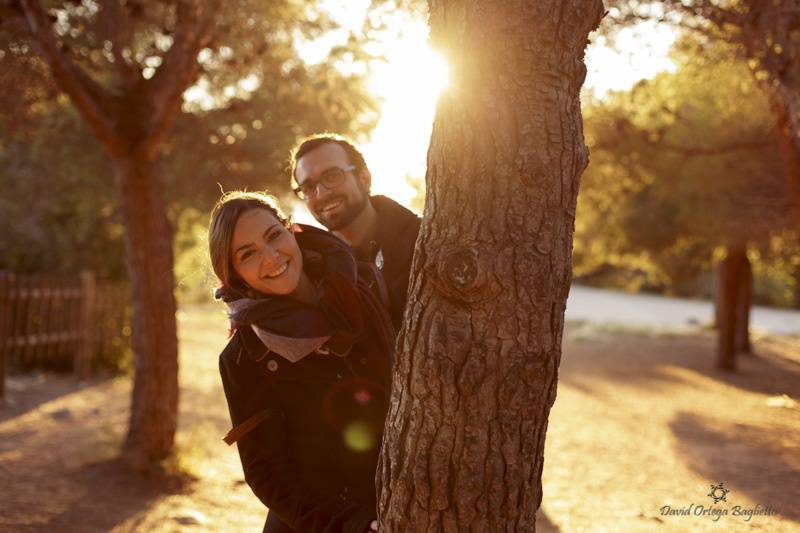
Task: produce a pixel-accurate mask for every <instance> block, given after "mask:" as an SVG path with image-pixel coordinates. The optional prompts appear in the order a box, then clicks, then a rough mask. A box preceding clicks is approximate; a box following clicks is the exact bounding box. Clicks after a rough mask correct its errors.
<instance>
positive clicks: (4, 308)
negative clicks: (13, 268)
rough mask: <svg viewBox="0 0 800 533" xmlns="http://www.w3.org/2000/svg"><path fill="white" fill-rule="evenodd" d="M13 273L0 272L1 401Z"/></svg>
mask: <svg viewBox="0 0 800 533" xmlns="http://www.w3.org/2000/svg"><path fill="white" fill-rule="evenodd" d="M10 285H11V274H4V273H2V272H0V401H2V400H3V398H5V393H6V352H7V350H6V344H7V340H8V338H9V337H10V332H9V330H10V329H11V328H10V327H9V326H10V325H11V302H10V301H9V296H10V295H9V288H10Z"/></svg>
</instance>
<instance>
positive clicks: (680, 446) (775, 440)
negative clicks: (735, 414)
mask: <svg viewBox="0 0 800 533" xmlns="http://www.w3.org/2000/svg"><path fill="white" fill-rule="evenodd" d="M709 408H710V409H711V410H713V406H709ZM670 427H671V429H672V432H673V434H674V435H675V437H676V438H677V439H678V441H677V443H676V447H677V452H678V456H679V457H681V458H683V460H684V461H685V462H686V464H687V466H689V468H691V469H692V470H694V471H695V472H697V473H698V474H700V475H701V476H703V477H705V478H706V479H707V480H708V482H709V483H710V484H715V483H720V482H722V483H724V484H725V487H726V488H728V489H730V490H731V493H730V494H728V497H727V501H728V504H729V507H732V506H734V505H741V506H742V507H745V508H752V507H753V506H754V505H755V504H759V505H761V506H762V507H765V506H772V507H773V508H775V509H776V510H777V511H778V513H779V514H780V515H782V516H784V517H785V518H788V519H790V520H793V521H795V522H800V507H797V501H796V495H797V494H800V462H799V461H797V452H798V448H797V446H796V445H795V446H791V445H787V444H786V443H787V442H788V443H791V442H795V443H797V442H799V441H800V434H798V432H797V430H794V431H793V430H791V429H787V430H785V431H784V432H778V433H776V432H775V431H774V430H773V431H767V430H766V429H765V428H761V427H758V426H754V425H749V424H733V425H730V424H724V423H722V422H720V421H718V420H715V419H713V418H708V417H700V416H697V415H695V414H692V413H688V412H681V413H680V414H679V415H678V416H677V417H676V418H675V419H674V420H672V422H670ZM789 433H794V435H790V434H789ZM742 494H744V495H745V496H746V497H747V498H748V499H749V500H750V501H752V502H753V503H749V502H746V501H742V499H741V495H742ZM737 496H738V498H737ZM768 520H769V517H766V516H761V517H753V521H754V523H756V524H758V523H761V524H763V523H765V522H766V523H768Z"/></svg>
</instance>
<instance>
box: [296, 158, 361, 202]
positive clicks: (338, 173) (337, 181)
mask: <svg viewBox="0 0 800 533" xmlns="http://www.w3.org/2000/svg"><path fill="white" fill-rule="evenodd" d="M355 169H356V167H355V165H349V166H346V167H344V168H339V167H332V168H329V169H328V170H326V171H325V172H324V173H323V174H322V176H320V177H319V179H317V180H313V181H312V180H306V181H305V182H303V183H302V184H301V185H298V186H297V187H295V188H294V189H292V190H293V191H294V193H295V194H296V195H297V197H298V198H300V199H301V200H308V199H309V198H314V197H315V196H316V195H317V190H318V189H319V186H320V184H321V185H322V186H323V187H325V188H326V189H328V190H331V189H333V188H334V187H338V186H339V185H341V184H342V182H343V181H344V178H345V176H347V173H348V172H352V171H353V170H355Z"/></svg>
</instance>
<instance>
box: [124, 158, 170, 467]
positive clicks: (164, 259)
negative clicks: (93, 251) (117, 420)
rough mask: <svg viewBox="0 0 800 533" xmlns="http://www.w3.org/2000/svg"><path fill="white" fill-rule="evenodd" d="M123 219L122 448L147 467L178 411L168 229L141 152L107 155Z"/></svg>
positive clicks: (153, 171)
mask: <svg viewBox="0 0 800 533" xmlns="http://www.w3.org/2000/svg"><path fill="white" fill-rule="evenodd" d="M113 162H114V168H115V171H116V176H117V185H118V187H119V190H120V203H121V205H122V212H123V219H124V221H125V228H126V233H125V251H126V255H127V259H128V260H127V266H128V276H129V277H130V281H131V290H132V293H133V298H132V301H133V319H132V328H133V335H132V339H133V351H134V354H135V356H136V374H135V378H134V386H133V396H132V404H131V417H130V425H129V427H128V435H127V439H126V449H127V452H128V454H129V457H130V459H131V460H132V463H133V464H134V465H135V466H137V467H139V468H147V467H149V466H151V465H153V464H155V463H157V462H158V461H160V460H162V459H164V458H166V457H167V456H168V455H169V454H170V452H171V451H172V445H173V441H174V436H175V431H176V429H177V412H178V358H177V353H178V337H177V327H176V323H175V311H176V304H175V296H174V293H173V290H174V278H173V272H172V271H173V255H172V230H171V228H170V224H169V221H168V220H167V214H166V205H165V203H164V198H163V193H162V183H161V179H159V178H160V175H159V172H158V169H157V165H156V164H155V163H154V162H153V161H151V160H150V158H148V157H147V156H146V155H145V154H139V153H135V152H134V153H131V154H130V156H129V157H118V158H115V159H114V160H113Z"/></svg>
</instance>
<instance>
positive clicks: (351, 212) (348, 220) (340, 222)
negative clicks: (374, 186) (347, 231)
mask: <svg viewBox="0 0 800 533" xmlns="http://www.w3.org/2000/svg"><path fill="white" fill-rule="evenodd" d="M339 200H342V201H343V202H344V203H343V205H342V208H340V209H341V211H340V212H339V213H336V214H335V215H334V216H332V217H326V216H324V215H318V214H316V213H315V217H314V218H316V219H317V221H318V222H319V223H320V224H322V225H323V226H325V227H326V228H328V230H330V231H337V230H340V229H342V228H346V227H347V226H349V225H350V224H352V223H353V221H354V220H355V219H356V218H358V215H360V214H361V212H362V211H364V208H366V207H367V202H369V195H368V194H367V192H366V191H363V190H362V191H361V197H360V198H359V199H357V200H355V201H354V202H353V203H351V201H350V199H348V198H347V197H346V196H341V197H335V198H332V199H331V202H337V201H339ZM331 202H328V203H331Z"/></svg>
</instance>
